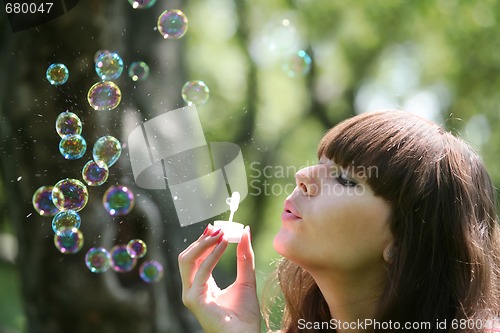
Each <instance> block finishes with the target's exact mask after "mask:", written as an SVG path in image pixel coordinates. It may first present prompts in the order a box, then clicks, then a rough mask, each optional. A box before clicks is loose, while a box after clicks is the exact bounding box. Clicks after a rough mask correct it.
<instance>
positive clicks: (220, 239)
mask: <svg viewBox="0 0 500 333" xmlns="http://www.w3.org/2000/svg"><path fill="white" fill-rule="evenodd" d="M223 239H224V237H221V238H219V240H218V241H217V245H219V244H220V243H221V242H222V240H223Z"/></svg>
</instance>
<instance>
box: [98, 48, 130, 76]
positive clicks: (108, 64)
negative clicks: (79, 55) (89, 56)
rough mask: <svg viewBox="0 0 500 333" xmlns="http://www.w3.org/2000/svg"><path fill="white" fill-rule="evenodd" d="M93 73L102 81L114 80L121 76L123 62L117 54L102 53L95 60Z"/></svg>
mask: <svg viewBox="0 0 500 333" xmlns="http://www.w3.org/2000/svg"><path fill="white" fill-rule="evenodd" d="M95 72H96V73H97V75H98V76H99V77H100V78H101V79H102V80H115V79H117V78H119V77H120V75H122V72H123V60H122V58H121V57H120V56H119V55H118V53H114V52H107V53H103V54H101V55H100V56H99V58H97V61H96V63H95Z"/></svg>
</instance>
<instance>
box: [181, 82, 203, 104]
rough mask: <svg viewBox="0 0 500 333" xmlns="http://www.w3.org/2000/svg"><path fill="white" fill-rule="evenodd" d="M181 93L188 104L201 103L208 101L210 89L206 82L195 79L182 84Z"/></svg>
mask: <svg viewBox="0 0 500 333" xmlns="http://www.w3.org/2000/svg"><path fill="white" fill-rule="evenodd" d="M181 95H182V99H183V100H184V101H185V102H186V103H188V105H192V104H194V105H201V104H205V103H206V102H207V100H208V97H209V95H210V91H209V90H208V87H207V85H206V84H205V82H203V81H199V80H195V81H188V82H186V83H185V84H184V86H182V91H181Z"/></svg>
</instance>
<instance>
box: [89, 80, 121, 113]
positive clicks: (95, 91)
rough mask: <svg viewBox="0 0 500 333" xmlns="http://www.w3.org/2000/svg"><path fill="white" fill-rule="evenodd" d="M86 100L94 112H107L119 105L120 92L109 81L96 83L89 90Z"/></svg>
mask: <svg viewBox="0 0 500 333" xmlns="http://www.w3.org/2000/svg"><path fill="white" fill-rule="evenodd" d="M87 100H88V102H89V104H90V106H91V107H92V108H93V109H94V110H98V111H109V110H113V109H114V108H116V107H117V106H118V104H120V102H121V100H122V92H121V91H120V88H118V86H117V85H116V84H114V83H113V82H111V81H103V82H97V83H96V84H94V85H93V86H92V87H91V88H90V89H89V93H88V94H87Z"/></svg>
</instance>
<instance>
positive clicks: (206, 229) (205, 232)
mask: <svg viewBox="0 0 500 333" xmlns="http://www.w3.org/2000/svg"><path fill="white" fill-rule="evenodd" d="M207 234H208V225H207V227H206V228H205V230H204V231H203V235H202V236H206V235H207Z"/></svg>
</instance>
